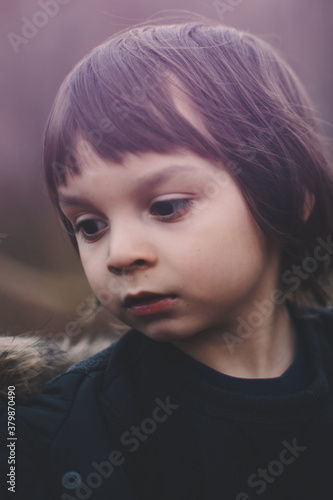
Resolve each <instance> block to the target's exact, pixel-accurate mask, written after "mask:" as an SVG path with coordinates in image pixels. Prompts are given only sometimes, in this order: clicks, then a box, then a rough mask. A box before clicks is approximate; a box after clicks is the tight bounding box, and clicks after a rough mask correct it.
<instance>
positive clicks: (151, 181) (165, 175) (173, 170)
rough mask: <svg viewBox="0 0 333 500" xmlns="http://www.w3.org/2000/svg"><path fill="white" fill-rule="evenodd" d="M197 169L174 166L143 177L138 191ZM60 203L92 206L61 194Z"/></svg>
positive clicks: (137, 182) (74, 197)
mask: <svg viewBox="0 0 333 500" xmlns="http://www.w3.org/2000/svg"><path fill="white" fill-rule="evenodd" d="M196 171H197V169H196V168H195V167H193V166H192V165H172V166H170V167H166V168H165V169H163V170H162V171H161V172H156V173H154V174H147V175H144V176H142V177H139V179H137V181H136V184H137V187H138V189H141V188H142V187H146V188H150V189H151V188H153V187H156V186H158V185H160V184H162V183H163V182H165V181H166V180H168V179H169V178H170V177H171V176H175V175H176V176H177V174H178V175H179V176H180V175H184V174H190V173H194V172H196ZM58 202H59V205H61V206H62V207H69V206H84V205H86V206H89V207H90V206H91V205H90V203H89V202H87V200H85V199H83V198H79V197H76V196H65V195H62V194H61V193H59V195H58Z"/></svg>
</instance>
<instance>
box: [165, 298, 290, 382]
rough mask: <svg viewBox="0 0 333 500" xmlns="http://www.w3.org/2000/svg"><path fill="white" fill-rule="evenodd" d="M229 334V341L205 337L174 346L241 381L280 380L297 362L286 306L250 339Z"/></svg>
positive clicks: (218, 337) (176, 343) (215, 336)
mask: <svg viewBox="0 0 333 500" xmlns="http://www.w3.org/2000/svg"><path fill="white" fill-rule="evenodd" d="M229 332H230V329H229V330H228V339H226V337H225V336H223V334H222V335H221V334H214V335H213V336H211V335H207V336H206V335H205V334H202V335H200V336H196V337H194V338H193V339H191V340H186V341H176V342H173V343H174V345H176V346H177V347H179V348H180V349H181V350H183V351H184V352H186V354H188V355H189V356H191V357H193V358H194V359H196V360H198V361H200V362H201V363H203V364H205V365H207V366H209V367H210V368H213V369H214V370H217V371H219V372H221V373H224V374H226V375H229V376H232V377H239V378H273V377H279V376H280V375H282V374H283V373H284V372H285V371H286V370H287V369H288V368H289V366H290V365H291V364H292V362H293V360H294V358H295V353H296V333H295V331H294V328H293V325H292V321H291V319H290V316H289V314H288V311H287V308H286V306H285V305H282V306H280V307H277V308H276V310H275V312H274V314H272V315H271V316H270V317H269V318H267V320H266V321H265V322H264V324H263V325H261V326H260V328H256V329H255V331H253V333H251V334H250V335H248V336H247V338H244V337H243V338H241V337H240V336H239V335H238V336H237V333H236V332H235V333H233V334H232V333H229ZM226 340H227V341H226Z"/></svg>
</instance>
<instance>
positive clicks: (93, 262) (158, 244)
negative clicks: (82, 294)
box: [59, 152, 279, 341]
mask: <svg viewBox="0 0 333 500" xmlns="http://www.w3.org/2000/svg"><path fill="white" fill-rule="evenodd" d="M59 199H60V203H61V206H62V209H63V211H64V213H65V215H66V216H67V217H68V219H69V220H70V221H71V223H72V224H73V226H74V227H76V228H77V230H79V232H78V234H77V240H78V246H79V250H80V256H81V259H82V264H83V267H84V270H85V273H86V275H87V278H88V280H89V282H90V284H91V287H92V289H93V290H94V292H95V294H96V296H97V297H99V298H100V300H101V302H102V303H104V304H105V305H106V307H107V308H108V309H109V310H110V311H111V312H112V313H113V314H114V315H115V316H116V317H118V318H119V319H120V320H122V321H124V322H125V323H126V324H128V325H130V326H132V327H134V328H136V329H138V330H139V331H141V332H142V333H144V334H146V335H147V336H149V337H151V338H154V339H158V340H164V341H172V340H177V339H186V338H189V337H192V336H193V335H196V334H198V333H205V334H206V333H207V334H208V333H209V332H210V333H212V334H214V333H222V332H223V331H226V328H229V327H230V325H232V324H233V323H234V322H235V320H236V318H237V316H238V315H243V317H244V319H246V316H244V315H245V314H248V313H249V311H250V310H251V307H252V308H253V305H254V304H253V302H254V300H263V299H265V298H267V296H268V294H269V292H270V290H271V289H273V288H275V287H276V285H277V283H276V282H277V275H278V269H279V254H278V252H277V251H276V250H274V249H273V250H272V249H269V246H268V244H267V242H266V238H264V236H263V234H262V232H261V230H260V229H259V227H258V225H257V224H256V222H255V221H254V219H253V217H252V215H251V213H250V211H249V208H248V206H247V204H246V202H245V199H244V197H243V195H242V193H241V191H240V190H239V188H238V186H237V184H236V182H235V180H234V179H233V178H232V177H231V176H230V175H227V173H226V172H225V171H224V170H222V169H221V167H217V166H216V165H215V164H214V163H213V162H212V161H210V160H206V159H202V158H200V157H198V156H196V155H194V154H193V153H190V152H186V153H184V154H180V153H179V154H178V153H177V154H176V153H175V154H172V155H167V154H157V153H144V154H141V155H132V154H131V155H130V154H128V155H127V157H126V158H125V161H124V162H123V164H121V165H119V164H115V163H112V162H110V161H106V160H104V159H101V158H100V157H98V156H97V155H95V154H94V153H91V154H90V155H89V156H87V157H86V159H85V160H84V161H82V164H81V174H80V175H78V176H75V177H74V178H71V177H69V178H68V183H67V186H66V187H62V188H60V190H59ZM141 292H147V293H148V294H158V296H152V297H149V296H147V297H146V298H145V297H143V298H141V300H138V299H135V298H131V297H128V296H129V295H132V296H133V295H137V294H139V293H141Z"/></svg>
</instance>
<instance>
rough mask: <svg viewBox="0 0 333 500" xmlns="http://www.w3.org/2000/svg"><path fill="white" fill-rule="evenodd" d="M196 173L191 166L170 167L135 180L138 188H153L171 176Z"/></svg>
mask: <svg viewBox="0 0 333 500" xmlns="http://www.w3.org/2000/svg"><path fill="white" fill-rule="evenodd" d="M195 171H197V169H196V168H195V167H193V166H192V165H172V166H170V167H166V168H165V169H163V170H162V171H161V172H156V173H155V174H147V175H144V176H142V177H139V179H137V185H138V186H139V187H143V186H145V187H149V188H153V187H155V186H158V185H159V184H162V183H163V182H165V181H166V180H168V179H169V178H170V177H171V176H175V175H176V176H177V174H178V175H184V174H190V173H194V172H195Z"/></svg>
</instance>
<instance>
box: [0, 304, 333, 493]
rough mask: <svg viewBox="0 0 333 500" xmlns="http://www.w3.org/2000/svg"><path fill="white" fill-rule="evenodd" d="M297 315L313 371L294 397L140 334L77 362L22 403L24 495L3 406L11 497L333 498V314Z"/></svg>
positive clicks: (4, 467)
mask: <svg viewBox="0 0 333 500" xmlns="http://www.w3.org/2000/svg"><path fill="white" fill-rule="evenodd" d="M304 313H306V314H305V315H304ZM291 314H292V318H293V320H294V322H295V326H296V329H297V332H298V335H299V336H300V337H301V338H302V342H303V345H304V352H305V356H306V362H307V372H308V376H309V380H308V383H307V385H306V387H304V388H303V389H302V390H299V391H298V392H296V393H292V394H286V395H281V394H280V395H274V394H268V395H267V394H266V395H264V396H262V395H248V394H244V393H242V392H236V391H232V390H228V389H226V388H225V387H223V386H222V385H221V384H220V383H219V375H220V374H219V373H218V372H215V370H212V369H210V368H208V367H205V366H204V365H202V364H201V363H199V362H198V361H195V360H192V359H190V358H189V356H187V355H186V354H185V353H183V352H182V351H180V350H179V349H177V348H176V347H175V346H173V345H172V344H169V343H164V342H162V343H161V342H155V341H153V340H151V339H149V338H147V337H145V336H144V335H142V334H141V333H139V332H137V331H134V330H131V331H130V332H128V333H126V334H125V335H124V337H122V338H121V339H120V340H118V341H117V342H115V343H114V344H112V345H111V346H110V347H109V348H107V349H106V350H104V351H102V352H101V353H98V354H97V355H95V356H93V357H91V358H89V359H87V360H85V361H83V362H81V363H79V364H78V365H75V366H73V367H72V368H71V369H70V370H69V371H68V372H67V373H65V374H63V375H61V376H59V377H57V378H56V379H54V380H53V381H52V382H50V383H49V384H48V385H47V386H46V388H45V389H44V391H43V393H42V394H40V395H38V396H37V397H35V398H33V399H31V400H30V401H29V403H28V404H26V405H25V406H21V407H17V408H16V437H17V440H16V441H15V446H14V447H15V452H16V462H15V481H16V487H15V491H16V493H12V492H10V491H8V487H9V485H10V483H8V484H6V480H9V476H8V477H7V476H6V474H8V473H9V464H8V457H9V452H10V445H13V441H11V440H10V437H9V436H8V434H7V407H6V406H5V405H3V404H2V405H1V407H0V410H1V413H0V414H1V429H2V432H1V442H0V446H1V448H0V450H1V452H0V460H1V498H7V497H8V498H13V499H19V500H21V499H24V500H30V499H31V500H77V499H80V500H82V499H91V500H150V499H154V500H164V499H165V500H166V499H167V500H199V499H209V500H224V499H225V500H259V499H260V500H288V499H289V500H291V499H293V500H305V499H309V500H310V499H311V500H329V499H331V498H333V395H332V391H333V312H332V310H331V309H327V310H324V309H321V310H311V309H303V313H302V314H300V309H298V308H296V307H294V306H293V307H292V308H291ZM200 365H201V366H200ZM214 377H215V378H214ZM221 380H222V378H221ZM215 381H216V382H215ZM8 444H9V446H8ZM5 476H6V477H5ZM5 479H6V480H5ZM6 495H7V496H6Z"/></svg>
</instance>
